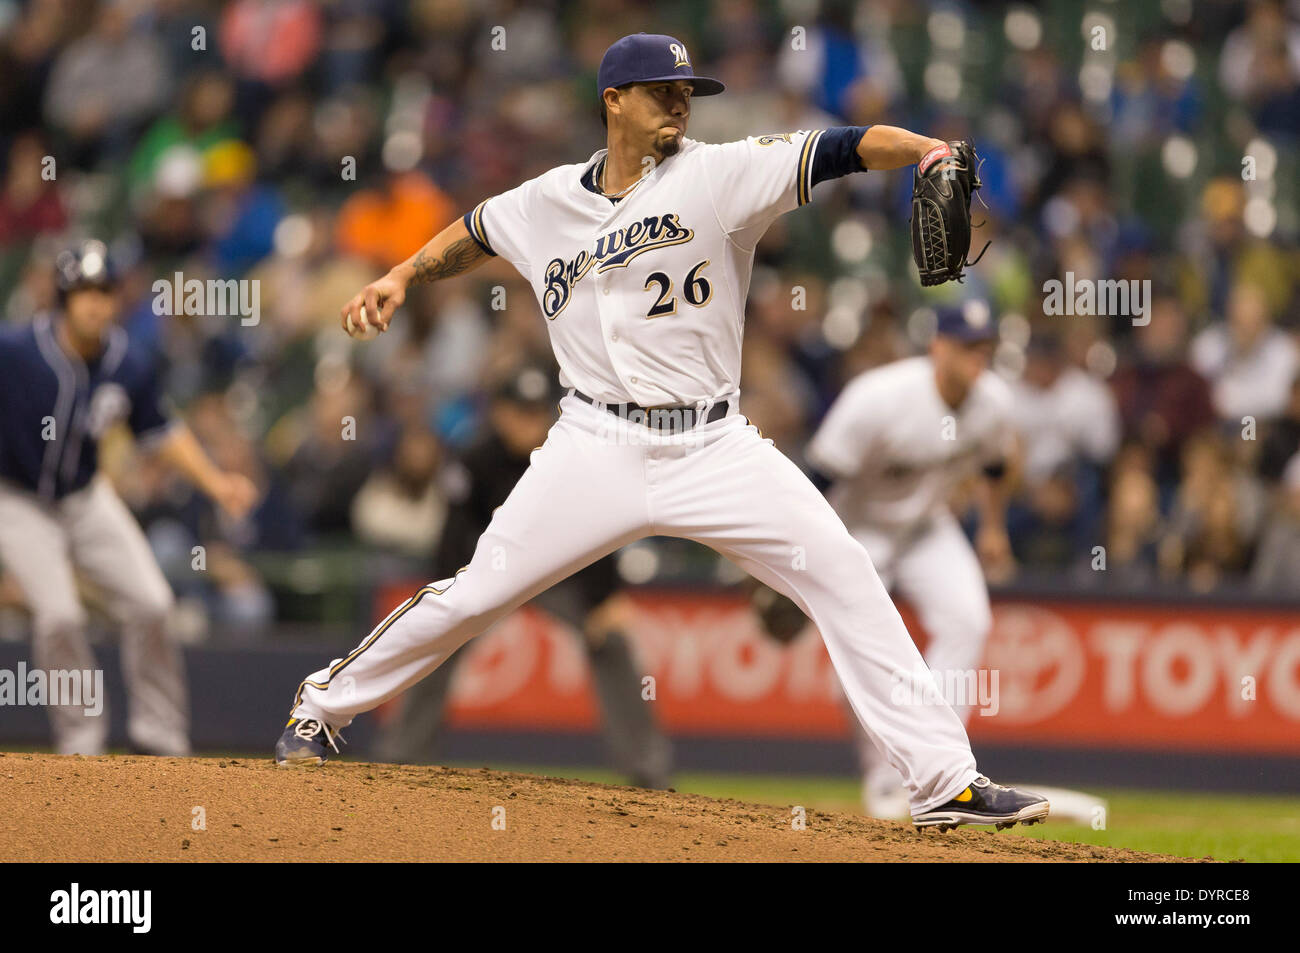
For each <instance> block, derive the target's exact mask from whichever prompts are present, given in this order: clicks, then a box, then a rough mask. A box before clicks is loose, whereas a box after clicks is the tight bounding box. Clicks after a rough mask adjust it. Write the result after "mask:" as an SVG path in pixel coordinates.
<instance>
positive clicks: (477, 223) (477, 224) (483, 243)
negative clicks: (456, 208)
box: [464, 199, 497, 258]
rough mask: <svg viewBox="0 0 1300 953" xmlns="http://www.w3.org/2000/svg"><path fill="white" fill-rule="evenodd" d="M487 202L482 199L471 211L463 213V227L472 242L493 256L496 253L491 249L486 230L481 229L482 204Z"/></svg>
mask: <svg viewBox="0 0 1300 953" xmlns="http://www.w3.org/2000/svg"><path fill="white" fill-rule="evenodd" d="M487 202H488V200H487V199H484V200H483V201H482V202H479V203H478V205H476V206H474V208H473V209H472V210H471V211H468V212H466V213H465V216H464V219H465V228H466V230H467V231H468V232H469V237H470V238H472V239H474V244H476V245H478V247H479V248H481V249H483V251H484V252H486V253H487V254H489V255H491V256H492V257H493V258H495V257H496V254H497V253H496V252H494V251H493V250H492V246H491V245H490V244H489V243H488V240H487V232H486V231H484V229H483V206H485V205H487Z"/></svg>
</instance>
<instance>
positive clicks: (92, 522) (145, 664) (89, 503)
mask: <svg viewBox="0 0 1300 953" xmlns="http://www.w3.org/2000/svg"><path fill="white" fill-rule="evenodd" d="M0 563H3V564H4V568H5V569H6V570H7V571H8V572H11V573H13V575H14V577H15V578H16V579H17V580H18V584H19V586H20V587H21V588H22V590H23V596H24V598H25V599H26V601H27V606H28V609H29V610H30V611H31V614H32V630H33V631H32V661H33V663H34V665H35V667H36V668H39V669H42V670H44V671H45V672H47V673H49V672H53V671H60V670H61V671H87V670H94V669H96V668H97V667H98V666H97V664H96V662H95V656H94V653H93V652H92V651H91V649H90V645H89V643H88V642H87V641H86V610H85V609H84V608H83V607H82V604H81V598H80V596H79V595H78V591H77V576H78V575H79V576H80V577H81V579H82V580H83V581H85V582H87V583H89V584H90V585H91V586H92V587H93V588H94V589H95V590H97V592H98V594H99V595H100V596H102V602H103V607H104V608H105V610H107V612H108V614H109V615H110V616H111V617H112V619H113V621H115V622H116V623H117V624H118V625H120V626H121V633H122V635H121V646H122V675H123V677H124V678H125V680H126V688H127V693H128V696H129V699H128V708H127V734H128V735H129V737H130V739H131V742H132V743H133V744H134V745H136V746H137V747H138V748H140V749H141V750H143V751H147V752H149V753H151V754H166V755H173V756H183V755H187V754H189V753H190V742H189V692H188V688H187V685H186V681H185V668H184V663H183V661H182V659H181V654H180V649H179V648H178V647H177V646H176V644H175V643H174V642H172V641H171V640H170V639H169V638H168V636H167V630H166V620H167V615H168V613H169V612H170V611H171V607H172V603H173V597H172V590H171V587H170V586H169V585H168V584H167V580H166V579H165V578H164V577H163V574H162V570H160V569H159V568H158V562H157V560H155V559H154V556H153V552H152V551H151V550H150V549H149V543H148V541H147V540H146V539H145V537H144V533H143V532H142V531H141V529H140V524H139V523H137V522H136V520H135V517H134V516H132V515H131V511H130V510H128V509H127V507H126V504H125V503H123V502H122V500H121V498H120V497H119V496H118V495H117V493H116V491H114V489H113V487H112V485H111V484H110V483H109V482H108V479H107V478H106V477H104V476H103V475H100V476H97V477H95V478H94V479H93V480H92V481H91V482H90V484H89V485H88V486H86V487H85V488H84V489H81V490H78V491H77V492H75V493H70V494H68V495H67V496H66V497H64V498H63V499H61V500H58V501H57V502H54V503H47V502H45V501H43V500H41V499H40V497H38V496H36V495H35V494H34V493H30V492H28V491H27V490H25V489H22V488H21V487H18V486H16V485H14V484H11V483H8V482H3V483H0ZM107 711H108V709H107V707H105V708H104V709H103V711H101V712H100V713H99V714H89V713H87V711H86V710H85V708H84V707H76V706H69V705H51V706H50V708H49V716H50V726H51V729H52V730H53V733H54V747H55V750H56V751H57V752H58V753H59V754H87V755H91V754H103V753H104V749H105V746H106V744H107V742H108V714H107Z"/></svg>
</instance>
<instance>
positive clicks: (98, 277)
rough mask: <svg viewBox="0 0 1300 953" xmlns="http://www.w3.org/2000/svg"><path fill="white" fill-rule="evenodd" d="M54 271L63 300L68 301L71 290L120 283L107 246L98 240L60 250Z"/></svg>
mask: <svg viewBox="0 0 1300 953" xmlns="http://www.w3.org/2000/svg"><path fill="white" fill-rule="evenodd" d="M54 271H55V276H56V279H57V281H58V285H59V300H60V301H62V300H65V299H66V298H67V296H68V293H69V292H71V291H76V290H78V289H80V288H112V287H113V286H114V285H116V284H117V275H116V273H115V272H114V270H113V264H112V262H111V261H109V257H108V246H107V245H105V244H104V243H103V242H101V241H99V240H97V239H91V240H90V241H86V242H82V243H81V244H80V245H78V246H77V247H75V248H69V249H68V250H67V251H63V252H60V253H59V257H58V258H57V259H55V262H54Z"/></svg>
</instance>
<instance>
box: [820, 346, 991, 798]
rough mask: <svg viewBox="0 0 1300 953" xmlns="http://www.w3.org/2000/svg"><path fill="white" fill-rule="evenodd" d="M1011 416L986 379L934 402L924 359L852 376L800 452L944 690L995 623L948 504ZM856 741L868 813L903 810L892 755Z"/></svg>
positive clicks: (961, 705) (957, 680) (957, 679)
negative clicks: (953, 401)
mask: <svg viewBox="0 0 1300 953" xmlns="http://www.w3.org/2000/svg"><path fill="white" fill-rule="evenodd" d="M1010 420H1011V391H1010V388H1009V387H1008V386H1007V384H1006V383H1005V382H1004V381H1003V380H1002V379H1001V378H1000V377H998V376H997V375H996V374H994V373H993V372H992V371H985V372H984V373H982V374H981V375H980V376H979V377H978V378H977V379H976V381H975V384H974V386H973V387H971V389H970V392H969V393H968V394H967V396H966V399H965V400H964V401H963V402H962V405H961V407H960V408H956V409H954V408H952V407H949V406H948V404H947V403H945V401H944V399H943V397H941V396H940V394H939V389H938V385H937V384H936V383H935V372H934V365H933V363H932V362H931V360H930V358H929V357H928V356H920V357H911V358H906V359H904V360H901V361H896V362H894V363H892V364H887V365H885V366H883V367H879V368H875V369H873V370H870V371H867V372H865V373H863V374H860V375H859V376H858V377H856V378H854V379H853V380H852V381H851V382H850V383H849V384H848V386H847V387H845V388H844V391H843V392H842V393H841V394H840V396H839V397H838V398H836V400H835V403H834V404H833V405H832V406H831V409H830V411H829V412H828V413H827V415H826V418H825V420H824V421H823V422H822V425H821V427H820V428H819V429H818V431H817V433H816V434H815V435H814V436H813V439H812V440H811V441H810V443H809V445H808V449H807V457H808V460H809V462H810V463H812V464H813V466H814V467H816V468H817V469H818V470H821V471H822V472H823V473H824V474H825V475H827V476H829V477H832V478H833V479H834V480H835V483H834V485H833V486H832V487H831V490H830V492H829V499H830V501H831V503H832V505H833V506H834V507H835V510H836V512H838V513H839V514H840V516H841V517H843V519H844V522H845V524H846V525H847V526H848V528H849V531H850V532H851V533H852V534H853V537H854V539H856V540H857V541H858V542H860V543H861V544H862V545H863V546H864V547H865V548H866V550H867V552H869V553H870V554H871V561H872V563H873V564H874V566H875V568H876V570H877V571H878V572H879V574H880V578H881V579H882V580H883V581H884V584H885V585H886V586H889V587H891V588H896V589H897V591H898V592H899V593H900V594H901V595H903V596H904V597H905V598H907V600H908V601H909V602H910V603H911V604H912V605H913V606H914V608H915V609H916V612H917V615H918V617H919V619H920V622H921V625H922V626H923V627H924V629H925V630H926V632H928V633H929V635H930V643H929V646H928V648H927V650H926V653H925V661H926V663H927V664H928V665H929V667H930V669H931V670H932V671H933V672H934V673H935V674H936V675H937V676H938V677H939V684H940V685H941V686H944V687H947V686H952V685H958V686H960V685H964V684H966V683H965V682H964V680H963V679H964V677H965V676H966V673H972V672H974V671H975V670H977V668H978V666H979V665H980V663H981V661H982V659H983V654H984V646H985V643H986V641H987V639H988V634H989V630H990V628H991V627H992V614H991V612H990V609H989V595H988V588H987V586H986V585H985V582H984V574H983V570H982V569H981V567H980V563H979V559H978V558H977V557H976V555H975V552H974V550H973V549H972V548H971V545H970V543H969V542H968V541H967V539H966V535H965V534H964V533H963V532H962V530H961V527H960V526H959V525H958V523H957V520H956V519H955V518H954V516H953V515H952V512H951V511H950V510H949V508H948V499H949V497H950V496H951V494H952V492H953V491H954V489H955V488H956V487H957V485H958V484H959V483H960V482H961V481H963V480H965V479H967V478H969V477H970V476H972V475H973V474H975V473H976V472H978V470H979V469H980V468H981V467H982V466H985V465H990V464H995V463H999V462H1001V461H1002V460H1003V459H1004V458H1005V457H1006V455H1007V454H1008V453H1009V452H1010V450H1011V446H1012V442H1013V440H1014V437H1013V430H1012V427H1011V422H1010ZM976 684H978V682H977V683H976ZM948 700H949V701H950V702H952V703H953V706H954V708H955V709H956V711H957V712H958V714H959V715H960V716H961V717H962V718H963V720H964V719H966V718H968V717H969V716H970V713H971V703H973V702H974V701H975V699H971V698H950V699H948ZM943 710H944V711H947V710H948V709H947V708H946V707H944V708H943ZM867 737H868V738H870V733H868V736H867ZM860 741H861V743H860V745H859V751H860V756H861V760H862V762H863V773H864V783H863V798H864V801H865V802H866V804H867V808H868V812H869V813H873V814H878V815H879V816H895V815H896V814H898V813H900V809H901V812H902V813H905V812H906V802H905V801H901V800H900V798H899V792H900V790H901V788H902V786H903V784H904V778H900V777H899V774H898V772H897V771H896V770H895V769H894V767H892V766H891V762H892V760H893V759H892V758H890V757H889V753H888V751H886V750H882V749H880V748H878V747H877V745H876V744H873V743H871V741H869V740H866V739H860Z"/></svg>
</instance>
